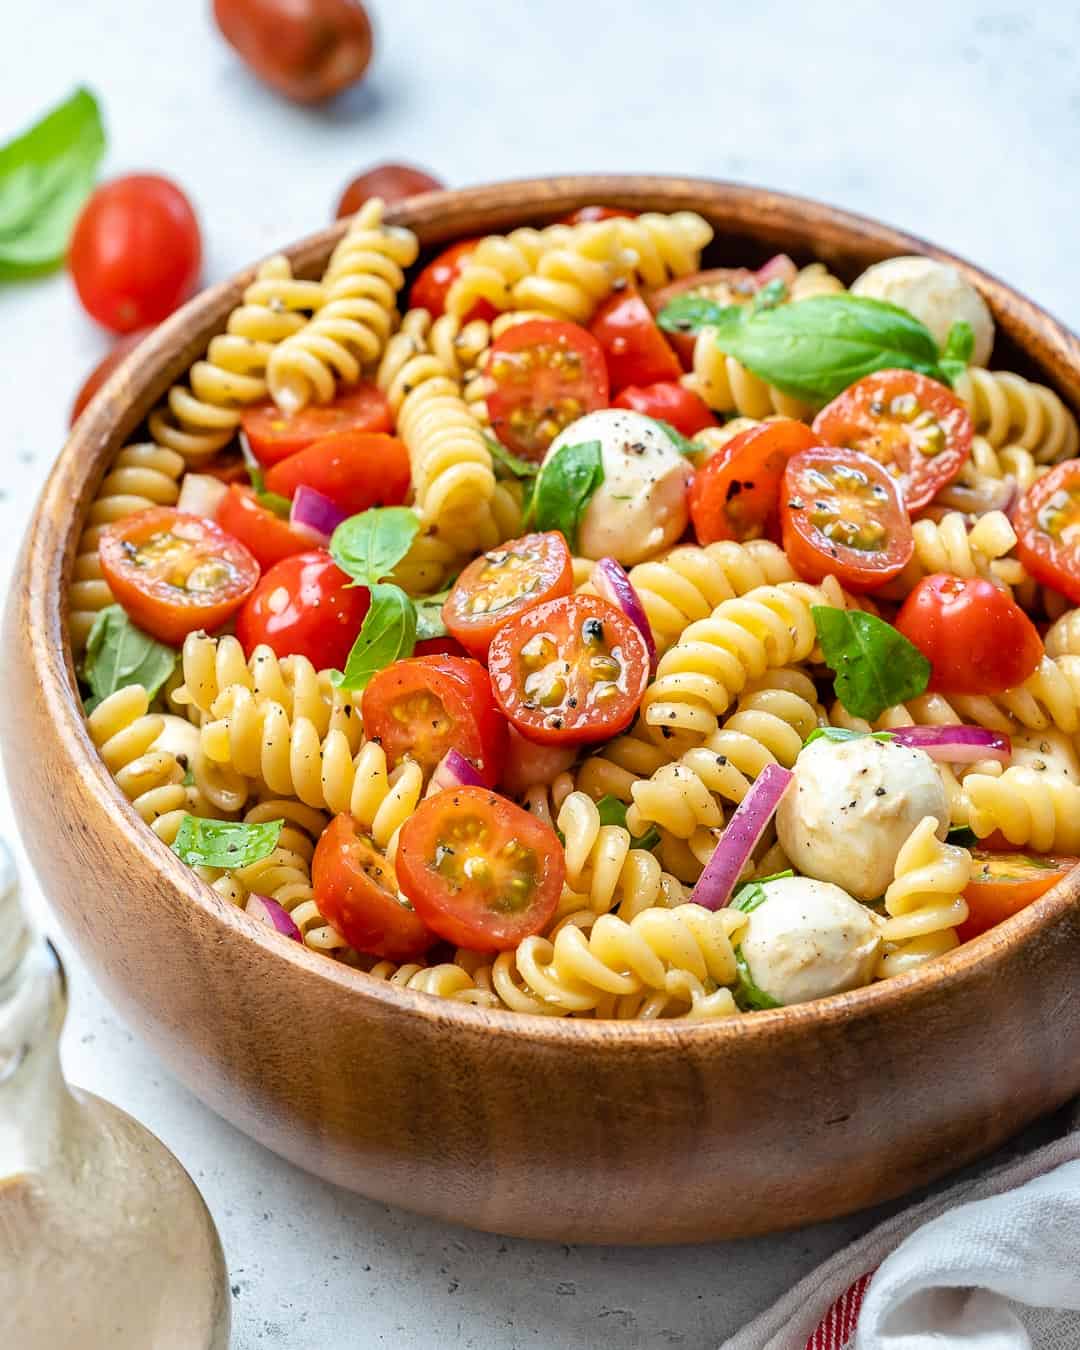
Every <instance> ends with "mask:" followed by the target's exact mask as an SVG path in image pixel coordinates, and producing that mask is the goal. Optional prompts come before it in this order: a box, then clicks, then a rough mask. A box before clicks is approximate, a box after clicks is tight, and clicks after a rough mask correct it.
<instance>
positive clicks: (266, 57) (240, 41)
mask: <svg viewBox="0 0 1080 1350" xmlns="http://www.w3.org/2000/svg"><path fill="white" fill-rule="evenodd" d="M214 18H215V20H216V21H217V26H218V28H219V29H220V30H221V35H222V37H224V39H225V41H226V42H228V43H229V45H230V46H231V47H232V48H233V49H234V50H235V51H236V52H237V53H238V55H239V56H240V57H241V58H242V60H243V61H244V62H245V64H246V65H248V66H250V68H251V69H252V70H253V71H254V72H255V74H256V75H258V77H259V79H260V80H263V81H264V82H265V83H266V84H268V85H269V86H270V88H271V89H276V90H277V92H278V93H279V94H284V96H285V97H286V98H289V99H292V100H293V101H294V102H295V103H318V102H320V101H321V100H322V99H325V98H330V97H331V96H332V95H334V94H338V93H340V92H341V90H342V89H347V88H348V86H349V85H350V84H355V83H356V81H357V80H359V79H360V77H361V76H362V75H363V73H364V71H365V70H367V68H368V63H369V61H370V60H371V47H372V36H371V23H370V22H369V20H368V16H367V13H366V12H365V10H364V7H363V5H362V4H360V3H359V0H214Z"/></svg>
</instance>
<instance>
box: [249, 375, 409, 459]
mask: <svg viewBox="0 0 1080 1350" xmlns="http://www.w3.org/2000/svg"><path fill="white" fill-rule="evenodd" d="M240 425H241V427H242V428H243V431H244V435H245V436H246V437H247V439H248V444H249V445H250V446H251V452H252V454H253V455H254V456H255V458H256V459H257V460H258V461H259V463H260V464H261V465H262V466H263V467H264V468H266V469H269V468H272V467H273V466H274V465H275V464H278V463H280V461H281V460H283V459H288V458H289V456H290V455H295V454H298V453H299V452H300V451H301V450H306V449H307V447H308V446H309V445H313V444H314V443H315V441H319V440H322V438H323V437H324V436H329V435H330V434H331V433H332V432H335V431H389V430H390V428H391V426H392V425H393V416H392V414H391V412H390V404H389V403H387V401H386V398H385V396H384V395H383V394H382V392H381V391H380V390H378V389H376V387H375V386H374V385H373V384H365V383H361V384H358V385H354V386H353V388H352V389H350V390H349V392H348V393H347V394H342V395H341V396H340V397H339V398H336V399H334V401H333V403H324V404H322V405H318V404H314V405H311V404H309V406H308V407H306V408H304V409H302V411H300V412H298V413H296V414H295V415H294V416H293V417H286V416H285V414H284V413H283V412H282V411H281V409H280V408H279V407H278V406H277V404H276V403H257V404H255V406H254V407H251V408H245V409H244V411H243V413H241V415H240Z"/></svg>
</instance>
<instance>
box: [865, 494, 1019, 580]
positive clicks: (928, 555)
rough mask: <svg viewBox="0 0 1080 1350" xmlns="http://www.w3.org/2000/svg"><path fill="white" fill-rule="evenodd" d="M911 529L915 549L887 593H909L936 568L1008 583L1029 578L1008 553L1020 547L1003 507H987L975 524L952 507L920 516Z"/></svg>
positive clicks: (937, 570) (957, 575) (936, 569)
mask: <svg viewBox="0 0 1080 1350" xmlns="http://www.w3.org/2000/svg"><path fill="white" fill-rule="evenodd" d="M911 530H912V534H913V535H914V538H915V552H914V554H913V555H912V558H911V561H910V562H909V563H908V565H907V567H905V568H904V570H903V572H901V573H900V575H899V576H898V577H897V578H896V580H895V581H893V582H891V583H890V584H889V586H887V587H884V588H883V590H882V594H884V595H886V596H890V595H891V596H904V595H907V594H908V592H909V591H911V590H913V589H914V588H915V587H916V586H917V585H918V583H919V582H920V581H921V580H922V579H923V577H925V576H930V575H931V574H933V573H935V572H948V573H949V574H950V575H952V576H956V577H985V578H986V579H987V580H989V581H993V582H995V583H997V584H998V585H1002V586H1005V587H1010V586H1019V585H1022V584H1023V583H1024V581H1025V580H1026V579H1027V572H1026V571H1025V569H1024V565H1023V563H1021V562H1020V560H1019V559H1018V558H1010V557H1009V556H1008V555H1009V554H1010V553H1011V552H1012V550H1013V549H1014V548H1015V547H1016V531H1015V530H1014V529H1013V527H1012V523H1011V521H1010V520H1009V518H1008V516H1007V515H1006V514H1005V513H1004V511H988V512H987V513H986V514H985V515H983V516H980V518H979V519H978V520H977V521H976V522H975V524H974V525H973V526H972V527H971V528H970V529H969V528H968V522H967V519H966V517H964V516H962V515H961V514H960V513H959V512H958V511H950V512H948V513H947V514H946V515H944V516H943V517H942V518H941V520H940V521H935V520H930V519H929V518H925V517H924V518H923V519H922V520H916V521H914V522H913V523H912V527H911Z"/></svg>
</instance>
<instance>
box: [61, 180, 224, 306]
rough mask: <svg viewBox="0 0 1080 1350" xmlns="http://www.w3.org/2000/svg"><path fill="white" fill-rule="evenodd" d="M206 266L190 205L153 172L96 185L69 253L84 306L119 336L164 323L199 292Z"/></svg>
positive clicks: (78, 221) (80, 219)
mask: <svg viewBox="0 0 1080 1350" xmlns="http://www.w3.org/2000/svg"><path fill="white" fill-rule="evenodd" d="M201 266H202V241H201V238H200V235H199V222H198V221H197V220H196V218H195V212H194V211H193V210H192V209H191V203H190V202H189V201H188V199H187V198H186V197H185V196H184V194H183V193H182V192H181V191H180V189H179V188H178V187H177V186H176V184H175V183H172V182H170V181H169V179H168V178H161V177H159V176H158V175H157V174H151V173H133V174H129V175H128V176H127V177H126V178H115V179H113V181H112V182H111V183H103V184H102V186H101V187H99V188H97V189H96V191H95V192H94V193H93V194H92V195H91V197H90V200H89V201H88V202H87V203H86V205H85V206H84V207H83V209H82V212H81V214H80V215H79V218H78V220H77V221H76V222H75V229H74V231H73V233H72V236H71V244H70V246H69V248H68V267H69V268H70V270H71V276H72V279H73V280H74V282H75V289H76V290H77V291H78V293H79V299H80V300H81V301H82V306H83V309H85V310H86V312H87V314H89V315H90V317H91V318H93V319H97V321H98V323H100V324H104V326H105V327H106V328H109V329H111V330H112V331H113V332H114V333H134V332H135V331H136V329H139V328H146V327H147V326H148V325H150V324H155V323H160V322H161V320H162V319H164V318H167V317H168V315H170V314H171V313H172V312H173V310H174V309H175V308H176V307H177V305H179V304H181V303H182V302H183V301H185V300H186V299H187V298H188V296H189V295H190V294H191V293H192V291H194V289H195V284H196V282H197V281H198V279H199V269H200V267H201Z"/></svg>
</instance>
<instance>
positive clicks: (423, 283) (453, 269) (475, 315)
mask: <svg viewBox="0 0 1080 1350" xmlns="http://www.w3.org/2000/svg"><path fill="white" fill-rule="evenodd" d="M479 242H480V240H479V238H477V239H459V240H458V242H457V243H456V244H451V245H450V247H449V248H448V249H445V250H444V251H443V252H442V253H440V254H439V256H438V257H437V258H434V259H433V260H432V261H431V262H429V263H428V265H427V266H426V267H425V268H424V269H423V270H422V271H421V273H420V275H419V276H418V277H417V278H416V280H415V281H414V282H413V284H412V290H411V291H410V292H409V304H410V306H411V307H412V308H413V309H426V310H427V312H428V313H429V314H430V315H431V317H432V318H433V319H437V318H438V317H439V316H440V315H441V314H445V313H446V294H447V292H448V291H449V289H450V287H451V286H452V285H453V284H454V282H455V281H457V279H458V277H459V276H460V275H461V269H462V268H463V267H464V266H465V263H466V262H467V261H468V258H469V254H470V253H472V251H473V249H475V248H476V246H477V244H478V243H479ZM498 312H499V311H498V310H497V309H496V308H495V306H494V305H492V304H490V303H489V302H488V301H487V300H477V302H476V304H475V305H473V307H472V309H470V310H469V312H468V314H466V315H465V320H464V321H465V322H466V323H468V322H469V321H470V320H471V319H487V320H489V321H490V320H491V319H494V318H495V316H496V314H498Z"/></svg>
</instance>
